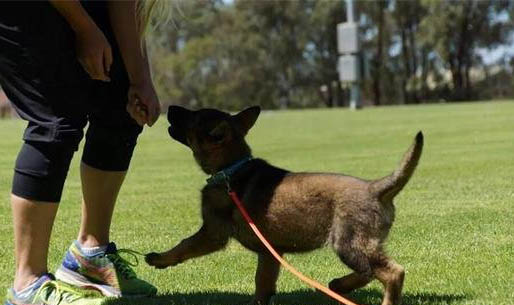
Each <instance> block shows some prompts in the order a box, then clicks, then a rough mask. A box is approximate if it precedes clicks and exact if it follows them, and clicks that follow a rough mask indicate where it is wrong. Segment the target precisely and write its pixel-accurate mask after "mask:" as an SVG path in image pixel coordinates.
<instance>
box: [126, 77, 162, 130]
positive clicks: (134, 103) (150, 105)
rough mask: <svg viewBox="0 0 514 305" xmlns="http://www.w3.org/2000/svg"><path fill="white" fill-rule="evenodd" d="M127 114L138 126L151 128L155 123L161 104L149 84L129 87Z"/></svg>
mask: <svg viewBox="0 0 514 305" xmlns="http://www.w3.org/2000/svg"><path fill="white" fill-rule="evenodd" d="M127 112H128V113H129V114H130V116H131V117H132V118H133V119H134V120H135V121H136V122H137V123H138V124H139V125H140V126H144V125H145V124H147V125H148V126H152V125H153V124H154V123H155V122H156V121H157V119H158V118H159V115H160V114H161V104H160V103H159V99H158V98H157V94H156V93H155V89H154V87H153V85H152V83H151V82H144V83H142V84H141V85H130V88H129V91H128V103H127Z"/></svg>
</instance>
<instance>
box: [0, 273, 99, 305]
mask: <svg viewBox="0 0 514 305" xmlns="http://www.w3.org/2000/svg"><path fill="white" fill-rule="evenodd" d="M25 290H27V289H25ZM25 290H24V291H23V292H21V293H17V292H16V291H14V289H9V290H8V291H7V300H6V301H5V305H102V304H104V301H105V298H104V297H103V296H102V294H101V293H100V292H98V291H92V290H84V289H79V288H76V287H72V286H70V285H67V284H65V283H62V282H59V281H56V280H55V278H54V276H53V275H51V274H44V275H42V276H41V277H40V278H39V279H37V280H36V281H35V282H34V283H32V284H31V285H30V288H29V289H28V291H25Z"/></svg>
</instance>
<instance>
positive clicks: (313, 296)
mask: <svg viewBox="0 0 514 305" xmlns="http://www.w3.org/2000/svg"><path fill="white" fill-rule="evenodd" d="M167 127H168V125H167V122H166V119H165V117H164V116H163V117H161V119H160V121H159V122H158V124H157V125H156V126H155V127H153V128H148V129H146V130H145V132H144V133H143V135H142V136H141V137H140V140H139V145H138V147H137V150H136V152H135V154H134V159H133V163H132V166H131V171H130V173H129V175H128V176H127V179H126V182H125V184H124V187H123V189H122V192H121V194H120V196H119V202H118V205H117V207H116V212H115V216H114V222H113V226H112V239H113V240H114V241H116V242H117V244H118V246H119V247H120V248H130V249H134V250H137V251H141V252H143V253H146V252H149V251H155V250H158V251H162V250H167V249H169V248H170V247H172V246H174V245H176V244H177V243H178V242H179V241H180V240H182V239H183V238H185V237H188V236H189V235H191V234H192V233H194V232H196V230H197V229H198V228H199V226H200V224H201V219H200V213H199V190H200V189H201V187H202V186H203V184H204V179H205V178H206V176H205V175H204V174H203V173H202V172H200V170H199V168H198V167H197V166H196V165H195V163H194V161H193V158H192V156H191V153H190V151H189V150H188V149H187V148H185V147H184V146H182V145H179V144H178V143H177V142H174V141H172V140H171V139H170V138H169V137H168V133H167V131H166V128H167ZM23 128H24V123H23V122H22V121H18V120H4V121H0V149H1V153H0V194H2V195H1V197H0V198H1V201H0V245H1V247H0V257H1V259H0V274H1V275H2V276H1V277H0V289H1V291H5V289H6V288H7V287H8V286H9V285H10V284H11V281H12V279H13V273H14V258H13V236H12V228H11V226H12V221H11V214H10V213H11V212H10V207H9V201H8V193H9V190H10V184H11V176H12V167H13V163H14V160H15V157H16V154H17V152H18V149H19V146H20V138H21V135H22V132H23ZM418 130H422V131H423V133H424V134H425V148H424V152H423V156H422V158H421V161H420V164H419V166H418V169H417V171H416V173H415V174H414V177H413V178H412V179H411V181H410V182H409V184H408V185H407V186H406V187H405V189H404V191H402V192H401V193H400V195H399V196H398V197H397V198H396V208H397V209H396V211H397V214H396V215H397V217H396V221H395V223H394V226H393V229H392V231H391V233H390V236H389V242H388V245H387V249H388V252H389V254H390V255H391V256H392V257H394V258H395V259H396V260H397V261H398V262H399V263H400V264H402V265H403V266H405V268H406V270H407V271H406V272H407V273H406V279H405V285H404V304H406V305H414V304H426V305H428V304H431V305H432V304H455V305H457V304H458V305H461V304H476V305H500V304H514V102H512V101H504V102H485V103H464V104H440V105H423V106H398V107H381V108H369V109H363V110H361V111H356V112H355V111H349V110H346V109H345V110H343V109H335V110H329V109H320V110H298V111H293V110H292V111H276V112H263V113H262V114H261V116H260V118H259V120H258V121H257V124H256V125H255V127H254V128H253V129H252V130H251V132H250V134H249V136H248V141H249V143H250V145H251V146H252V148H253V152H254V156H256V157H261V158H264V159H267V160H268V161H270V162H271V163H273V164H275V165H277V166H281V167H284V168H288V169H291V170H294V171H327V172H337V173H345V174H349V175H354V176H358V177H363V178H378V177H381V176H384V175H386V174H388V173H389V172H391V171H392V170H393V169H394V168H395V167H396V166H397V164H398V161H399V160H400V158H401V156H402V154H403V153H404V151H405V150H406V149H407V147H408V146H409V145H410V144H411V142H412V140H413V137H414V135H415V134H416V132H417V131H418ZM78 164H79V154H77V155H76V156H75V158H74V160H73V164H72V167H71V170H70V173H69V178H68V180H67V183H66V190H65V192H64V198H63V202H62V203H61V207H60V210H59V214H58V216H57V220H56V223H55V227H54V233H53V239H52V242H51V247H50V257H49V260H50V261H49V264H50V270H55V269H56V267H57V266H58V264H59V263H60V260H61V257H62V254H63V253H64V252H65V250H66V248H67V247H68V245H69V243H70V242H71V241H72V240H73V239H74V238H75V237H76V234H77V231H78V226H79V220H80V198H81V196H80V181H79V175H78ZM298 221H302V220H301V219H298ZM286 259H288V260H289V261H290V262H291V263H292V264H293V265H295V266H296V267H297V268H298V269H299V270H301V271H302V272H304V273H305V274H307V275H309V276H311V277H313V278H315V279H317V280H319V281H320V282H321V283H324V284H326V283H328V282H329V281H330V280H331V279H333V278H335V277H340V276H342V275H344V274H346V273H348V272H349V270H348V268H346V267H345V266H343V265H342V264H341V263H340V261H339V259H338V258H337V257H336V255H335V254H334V253H333V251H332V250H331V249H329V248H325V249H321V250H317V251H314V252H311V253H306V254H302V255H286ZM255 268H256V256H255V255H254V254H253V253H251V252H249V251H247V250H245V249H244V248H243V247H241V246H240V245H239V244H238V243H237V242H236V241H232V242H231V243H230V244H229V246H228V247H227V249H226V250H225V251H221V252H218V253H215V254H213V255H210V256H206V257H203V258H199V259H196V260H192V261H188V262H186V263H184V264H181V265H179V266H176V267H174V268H169V269H166V270H154V269H153V268H150V267H149V266H147V265H146V264H145V263H144V262H143V260H142V258H140V263H139V265H138V266H137V267H135V269H136V271H137V272H138V274H139V275H140V276H141V277H142V278H144V279H147V280H149V281H151V282H153V283H154V284H155V285H157V287H158V288H159V290H160V295H159V296H158V297H156V298H150V299H137V300H123V299H122V300H117V301H113V302H112V304H209V305H217V304H220V305H221V304H223V305H228V304H242V303H245V302H247V301H249V300H250V298H251V296H252V294H253V290H254V272H255ZM278 292H279V293H278V295H277V296H275V297H274V299H273V303H274V304H312V305H314V304H336V303H335V302H334V301H331V300H329V299H328V298H327V297H325V296H323V295H322V294H320V293H318V292H316V291H314V290H313V289H310V288H308V287H306V286H305V285H304V284H303V283H301V282H300V281H299V280H297V279H296V278H295V277H293V276H292V275H291V274H289V273H287V272H282V274H281V276H280V279H279V282H278ZM0 293H1V292H0ZM349 297H350V298H352V299H353V300H355V301H356V302H358V303H359V304H379V303H380V300H381V298H382V286H381V285H380V283H378V282H377V281H374V282H372V283H371V284H370V285H368V286H367V287H365V288H363V289H360V290H358V291H356V292H354V293H352V294H350V295H349Z"/></svg>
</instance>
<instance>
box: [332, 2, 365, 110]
mask: <svg viewBox="0 0 514 305" xmlns="http://www.w3.org/2000/svg"><path fill="white" fill-rule="evenodd" d="M346 19H347V20H346V22H343V23H339V24H338V25H337V49H338V51H339V54H341V55H340V56H339V62H338V67H337V69H338V72H339V80H340V82H341V84H348V85H349V86H350V109H359V108H361V107H362V103H361V94H360V87H359V81H360V80H361V69H360V67H359V56H360V43H359V31H358V30H359V27H358V24H357V23H355V22H354V16H353V0H346Z"/></svg>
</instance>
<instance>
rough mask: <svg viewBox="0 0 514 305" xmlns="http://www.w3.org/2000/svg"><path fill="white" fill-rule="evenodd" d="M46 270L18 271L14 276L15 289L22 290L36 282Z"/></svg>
mask: <svg viewBox="0 0 514 305" xmlns="http://www.w3.org/2000/svg"><path fill="white" fill-rule="evenodd" d="M45 272H46V271H44V272H40V273H33V272H18V273H17V274H16V276H15V278H14V283H13V289H14V291H16V292H19V291H22V290H23V289H25V288H27V287H28V286H30V284H32V283H34V282H35V281H36V280H37V279H38V278H39V277H40V276H41V275H42V274H44V273H45Z"/></svg>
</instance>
